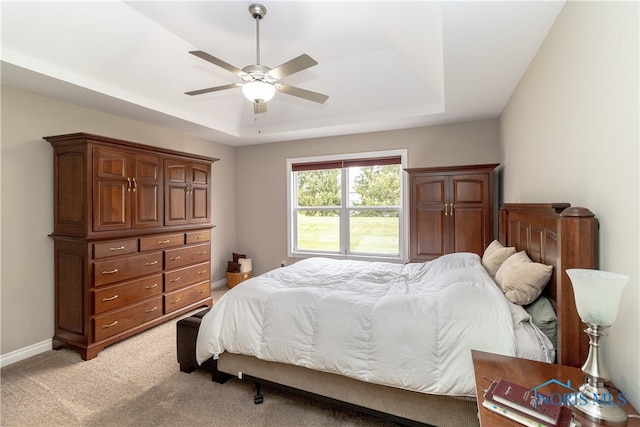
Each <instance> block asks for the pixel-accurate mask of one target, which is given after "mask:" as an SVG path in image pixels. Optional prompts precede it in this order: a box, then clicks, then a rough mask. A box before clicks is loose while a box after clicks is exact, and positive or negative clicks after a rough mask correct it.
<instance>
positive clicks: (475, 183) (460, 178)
mask: <svg viewBox="0 0 640 427" xmlns="http://www.w3.org/2000/svg"><path fill="white" fill-rule="evenodd" d="M497 166H498V164H483V165H469V166H454V167H432V168H412V169H406V171H407V173H408V174H409V185H410V219H409V221H410V225H409V260H410V261H411V262H421V261H428V260H432V259H435V258H438V257H439V256H441V255H444V254H448V253H453V252H474V253H477V254H479V255H482V253H483V252H484V249H485V248H486V247H487V246H488V245H489V243H491V241H492V240H493V239H494V235H493V229H494V210H495V206H494V196H493V194H494V178H493V175H494V169H495V168H496V167H497Z"/></svg>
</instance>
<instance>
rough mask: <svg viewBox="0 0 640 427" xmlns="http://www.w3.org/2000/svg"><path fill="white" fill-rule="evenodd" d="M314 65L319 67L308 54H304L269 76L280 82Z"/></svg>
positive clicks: (276, 69) (278, 67)
mask: <svg viewBox="0 0 640 427" xmlns="http://www.w3.org/2000/svg"><path fill="white" fill-rule="evenodd" d="M314 65H318V62H317V61H316V60H315V59H313V58H312V57H310V56H309V55H307V54H306V53H303V54H302V55H300V56H298V57H297V58H293V59H292V60H291V61H287V62H285V63H284V64H282V65H278V66H277V67H276V68H274V69H272V70H271V71H269V72H268V73H267V74H268V75H270V76H271V77H273V78H275V79H278V80H280V79H282V78H284V77H287V76H290V75H291V74H294V73H297V72H298V71H302V70H306V69H307V68H310V67H313V66H314Z"/></svg>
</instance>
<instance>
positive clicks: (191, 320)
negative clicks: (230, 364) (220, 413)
mask: <svg viewBox="0 0 640 427" xmlns="http://www.w3.org/2000/svg"><path fill="white" fill-rule="evenodd" d="M210 309H211V308H210V307H209V308H207V309H206V310H202V311H199V312H197V313H195V314H193V315H191V316H189V317H185V318H184V319H181V320H179V321H178V323H176V328H177V331H176V332H177V334H176V337H177V338H176V341H177V350H178V363H179V364H180V371H182V372H186V373H191V372H193V371H195V370H196V369H198V368H199V369H204V370H205V371H207V372H209V373H210V374H211V379H212V380H213V381H215V382H218V383H223V382H225V381H226V380H227V379H229V377H230V376H229V375H228V374H224V373H222V372H218V369H217V364H218V363H217V361H216V360H213V359H209V360H207V361H205V362H204V363H203V364H202V365H198V361H197V360H196V339H197V338H198V329H199V328H200V322H202V317H203V316H204V315H205V314H207V313H208V312H209V310H210Z"/></svg>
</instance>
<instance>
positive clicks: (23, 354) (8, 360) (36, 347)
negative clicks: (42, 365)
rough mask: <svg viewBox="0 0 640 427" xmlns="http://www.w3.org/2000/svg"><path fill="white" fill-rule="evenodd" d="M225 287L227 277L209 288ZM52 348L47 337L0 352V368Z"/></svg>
mask: <svg viewBox="0 0 640 427" xmlns="http://www.w3.org/2000/svg"><path fill="white" fill-rule="evenodd" d="M222 286H224V287H226V286H227V279H221V280H218V281H215V282H212V283H211V289H212V290H214V289H216V288H218V287H222ZM51 349H53V340H51V339H48V340H44V341H42V342H39V343H35V344H31V345H29V346H27V347H23V348H20V349H18V350H15V351H12V352H11V353H7V354H0V368H4V367H5V366H9V365H12V364H14V363H16V362H19V361H21V360H24V359H28V358H29V357H32V356H35V355H38V354H40V353H44V352H45V351H49V350H51Z"/></svg>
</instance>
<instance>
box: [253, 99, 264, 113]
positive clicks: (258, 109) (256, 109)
mask: <svg viewBox="0 0 640 427" xmlns="http://www.w3.org/2000/svg"><path fill="white" fill-rule="evenodd" d="M266 112H267V103H266V102H258V101H255V102H254V103H253V114H261V113H266Z"/></svg>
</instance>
